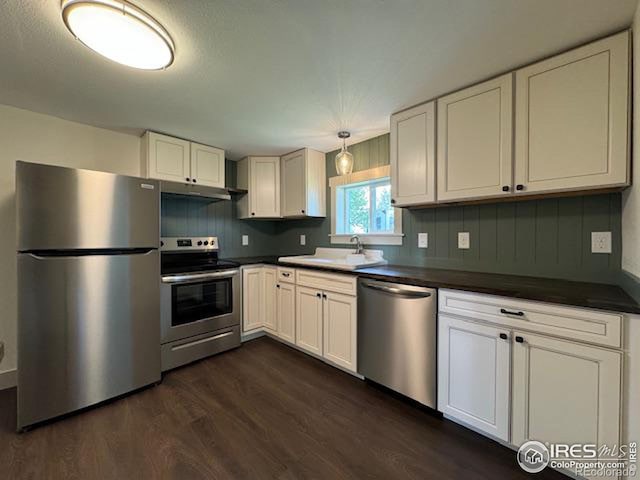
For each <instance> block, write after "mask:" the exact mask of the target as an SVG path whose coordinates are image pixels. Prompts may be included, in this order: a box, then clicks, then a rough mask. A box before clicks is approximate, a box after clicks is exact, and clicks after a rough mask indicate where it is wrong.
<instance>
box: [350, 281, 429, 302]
mask: <svg viewBox="0 0 640 480" xmlns="http://www.w3.org/2000/svg"><path fill="white" fill-rule="evenodd" d="M362 286H364V287H366V288H371V289H372V290H378V291H380V292H384V293H389V294H391V295H400V296H403V297H409V298H427V297H430V296H431V292H420V291H416V290H405V289H403V288H398V287H388V286H386V285H379V284H377V283H366V282H362Z"/></svg>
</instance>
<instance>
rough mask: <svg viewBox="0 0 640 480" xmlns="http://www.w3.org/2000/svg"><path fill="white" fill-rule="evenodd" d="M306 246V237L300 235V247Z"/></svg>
mask: <svg viewBox="0 0 640 480" xmlns="http://www.w3.org/2000/svg"><path fill="white" fill-rule="evenodd" d="M306 244H307V236H306V235H300V245H306Z"/></svg>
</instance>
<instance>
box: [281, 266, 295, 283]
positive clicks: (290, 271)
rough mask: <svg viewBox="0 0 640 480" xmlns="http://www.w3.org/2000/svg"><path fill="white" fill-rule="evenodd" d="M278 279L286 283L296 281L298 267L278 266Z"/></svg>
mask: <svg viewBox="0 0 640 480" xmlns="http://www.w3.org/2000/svg"><path fill="white" fill-rule="evenodd" d="M278 281H279V282H285V283H295V281H296V269H295V268H287V267H278Z"/></svg>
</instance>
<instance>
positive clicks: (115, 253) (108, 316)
mask: <svg viewBox="0 0 640 480" xmlns="http://www.w3.org/2000/svg"><path fill="white" fill-rule="evenodd" d="M159 203H160V194H159V187H158V183H157V182H155V181H153V180H147V179H141V178H134V177H126V176H120V175H114V174H110V173H104V172H95V171H90V170H76V169H71V168H63V167H55V166H48V165H39V164H35V163H27V162H17V163H16V213H17V247H18V429H19V430H22V429H24V428H25V427H27V426H31V425H33V424H35V423H38V422H41V421H44V420H48V419H50V418H53V417H57V416H59V415H63V414H66V413H69V412H72V411H74V410H78V409H81V408H84V407H87V406H90V405H93V404H96V403H99V402H101V401H103V400H107V399H109V398H112V397H116V396H119V395H121V394H124V393H127V392H130V391H132V390H135V389H137V388H140V387H143V386H145V385H149V384H152V383H156V382H158V381H159V380H160V293H159V284H160V282H159V278H160V271H159V268H160V267H159V257H158V255H159V254H158V246H159V223H160V218H159Z"/></svg>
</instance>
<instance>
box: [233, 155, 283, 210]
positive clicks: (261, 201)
mask: <svg viewBox="0 0 640 480" xmlns="http://www.w3.org/2000/svg"><path fill="white" fill-rule="evenodd" d="M238 188H242V189H246V190H248V193H247V194H246V195H243V196H242V197H240V199H239V200H238V212H239V215H240V218H280V157H245V158H243V159H242V160H240V161H239V162H238Z"/></svg>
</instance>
